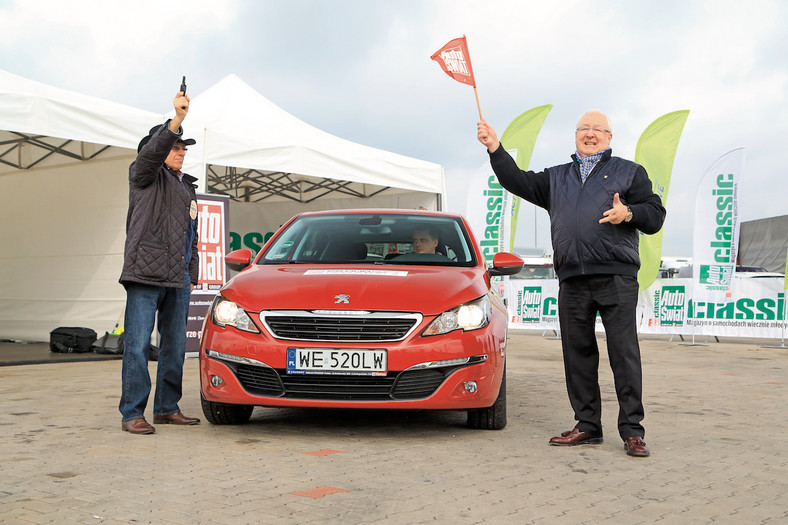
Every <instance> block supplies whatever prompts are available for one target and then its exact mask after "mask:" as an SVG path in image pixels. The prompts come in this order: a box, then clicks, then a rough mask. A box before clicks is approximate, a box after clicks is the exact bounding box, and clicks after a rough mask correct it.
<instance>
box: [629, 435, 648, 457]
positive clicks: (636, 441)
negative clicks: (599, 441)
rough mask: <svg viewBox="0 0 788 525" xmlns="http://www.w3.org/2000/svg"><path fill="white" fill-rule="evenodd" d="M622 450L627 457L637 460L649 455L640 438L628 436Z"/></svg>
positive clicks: (644, 443)
mask: <svg viewBox="0 0 788 525" xmlns="http://www.w3.org/2000/svg"><path fill="white" fill-rule="evenodd" d="M624 449H625V450H626V451H627V455H629V456H635V457H639V458H647V457H649V456H650V455H651V452H650V451H649V449H648V447H647V446H646V442H645V441H643V438H642V437H640V436H630V437H628V438H627V439H626V440H625V441H624Z"/></svg>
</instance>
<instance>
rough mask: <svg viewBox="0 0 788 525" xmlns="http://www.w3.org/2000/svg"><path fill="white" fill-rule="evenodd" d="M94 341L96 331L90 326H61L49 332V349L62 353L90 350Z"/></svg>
mask: <svg viewBox="0 0 788 525" xmlns="http://www.w3.org/2000/svg"><path fill="white" fill-rule="evenodd" d="M95 341H96V332H95V331H94V330H92V329H90V328H83V327H76V326H61V327H58V328H55V329H54V330H52V331H51V332H49V349H50V350H51V351H53V352H58V353H63V354H70V353H84V352H90V350H91V349H90V345H92V344H93V343H94V342H95Z"/></svg>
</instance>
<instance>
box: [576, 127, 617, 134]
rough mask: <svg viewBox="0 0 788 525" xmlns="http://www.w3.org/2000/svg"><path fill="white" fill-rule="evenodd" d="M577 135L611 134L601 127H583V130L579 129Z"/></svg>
mask: <svg viewBox="0 0 788 525" xmlns="http://www.w3.org/2000/svg"><path fill="white" fill-rule="evenodd" d="M576 131H577V133H588V132H589V131H591V132H593V133H595V134H598V133H603V132H604V133H610V130H609V129H605V128H600V127H599V126H596V127H593V128H589V127H588V126H583V127H582V128H577V130H576Z"/></svg>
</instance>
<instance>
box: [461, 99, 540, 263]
mask: <svg viewBox="0 0 788 525" xmlns="http://www.w3.org/2000/svg"><path fill="white" fill-rule="evenodd" d="M551 109H553V106H552V105H551V104H546V105H544V106H537V107H535V108H531V109H529V110H528V111H525V112H523V113H522V114H520V115H519V116H518V117H517V118H515V119H514V120H513V121H512V122H511V123H509V125H508V126H507V127H506V130H504V132H503V134H502V135H501V143H502V144H503V146H504V147H505V148H506V149H507V152H508V153H509V154H510V155H511V156H512V157H513V158H514V160H515V162H516V163H517V166H518V167H519V168H520V169H521V170H527V169H528V165H529V164H530V163H531V154H532V153H533V150H534V145H535V144H536V139H537V137H538V136H539V131H541V129H542V125H543V124H544V121H545V119H546V118H547V114H548V113H550V110H551ZM519 205H520V198H519V197H516V196H513V195H512V194H511V193H509V192H508V191H506V190H505V189H503V187H502V186H501V185H500V184H499V183H498V179H497V177H496V176H495V173H494V172H493V170H492V167H491V166H490V162H489V161H487V162H485V163H484V164H483V165H482V166H481V167H480V168H479V169H478V171H477V172H476V173H475V174H474V176H473V178H472V179H471V183H470V186H469V188H468V194H467V199H466V204H465V218H466V219H467V220H468V223H469V224H470V225H471V229H472V230H473V234H474V236H476V240H477V241H478V242H479V246H480V247H481V249H482V253H483V254H484V259H485V261H486V262H487V264H488V266H489V265H490V264H491V263H492V259H493V256H495V254H496V253H498V252H504V251H511V250H512V247H513V246H514V235H515V231H516V228H517V216H518V212H519V209H520V206H519Z"/></svg>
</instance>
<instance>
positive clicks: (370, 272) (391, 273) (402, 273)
mask: <svg viewBox="0 0 788 525" xmlns="http://www.w3.org/2000/svg"><path fill="white" fill-rule="evenodd" d="M304 275H383V276H386V277H405V276H406V275H408V272H407V271H402V270H361V269H359V270H339V269H334V270H307V271H305V272H304Z"/></svg>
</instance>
